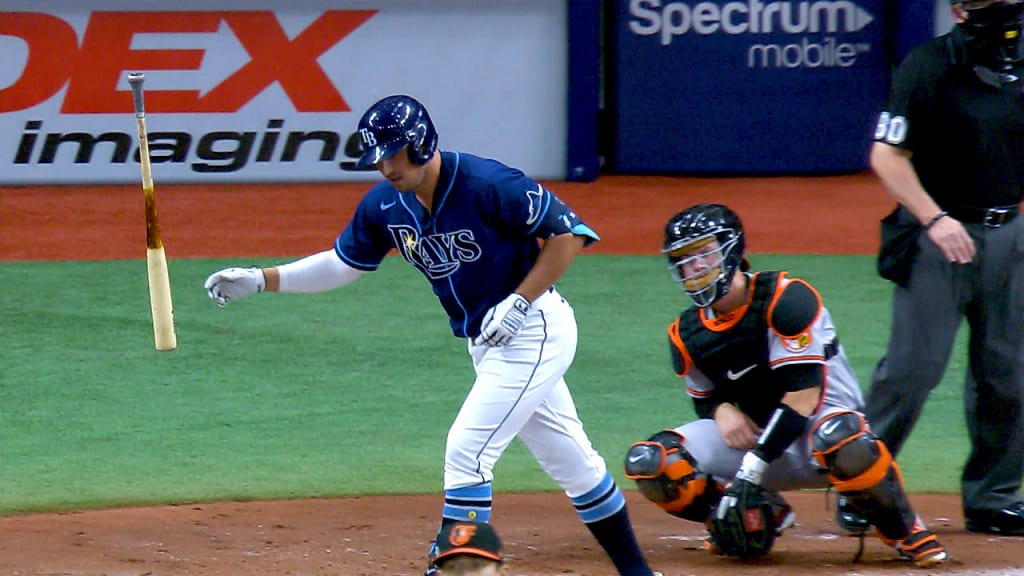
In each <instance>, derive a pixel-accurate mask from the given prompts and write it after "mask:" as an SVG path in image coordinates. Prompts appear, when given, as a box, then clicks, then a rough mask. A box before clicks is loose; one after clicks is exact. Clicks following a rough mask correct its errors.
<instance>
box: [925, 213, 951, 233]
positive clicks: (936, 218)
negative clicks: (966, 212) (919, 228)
mask: <svg viewBox="0 0 1024 576" xmlns="http://www.w3.org/2000/svg"><path fill="white" fill-rule="evenodd" d="M946 216H949V212H946V211H945V210H942V211H941V212H939V213H938V214H936V215H935V216H934V217H932V219H931V220H929V221H928V223H927V224H925V225H924V229H925V231H926V232H927V231H928V230H929V229H931V227H932V226H935V223H936V222H938V221H939V220H942V219H943V218H945V217H946Z"/></svg>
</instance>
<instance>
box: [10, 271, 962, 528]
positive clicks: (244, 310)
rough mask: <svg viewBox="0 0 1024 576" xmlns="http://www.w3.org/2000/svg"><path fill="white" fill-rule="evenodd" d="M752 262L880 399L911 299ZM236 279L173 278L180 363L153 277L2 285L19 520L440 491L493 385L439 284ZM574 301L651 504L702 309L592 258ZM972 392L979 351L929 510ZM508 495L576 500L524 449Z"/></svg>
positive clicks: (931, 448)
mask: <svg viewBox="0 0 1024 576" xmlns="http://www.w3.org/2000/svg"><path fill="white" fill-rule="evenodd" d="M752 259H753V261H754V263H755V265H757V266H758V267H759V268H764V269H769V268H779V267H783V268H786V269H788V270H790V271H791V272H792V274H793V275H799V276H802V277H804V278H806V279H808V280H810V281H811V282H812V283H814V284H815V286H816V287H817V288H818V289H819V291H821V292H822V294H823V296H824V298H825V302H826V305H827V306H828V307H829V308H830V310H831V311H832V313H833V316H834V317H835V319H836V322H837V324H838V326H839V330H840V334H841V335H842V339H843V342H844V344H845V347H846V349H847V352H848V353H849V354H850V357H851V361H852V362H853V363H854V366H855V368H856V370H857V373H858V376H859V377H860V378H861V384H862V387H864V388H866V385H867V383H868V382H869V377H870V373H871V370H872V368H873V366H874V363H875V362H876V361H877V359H878V358H879V357H880V355H881V354H882V351H883V349H884V346H885V342H886V339H887V335H888V323H889V319H888V310H889V299H890V296H891V293H890V289H889V286H888V285H887V284H886V283H885V282H884V281H882V280H880V279H877V277H875V275H874V271H873V261H872V259H871V258H870V257H858V256H833V257H823V256H800V257H793V256H786V257H775V256H768V255H763V256H755V257H753V258H752ZM279 261H281V260H260V259H256V260H251V261H250V260H247V261H245V262H244V263H243V264H246V265H248V264H252V263H256V264H272V263H277V262H279ZM235 264H239V262H235V261H230V262H229V261H223V260H172V261H171V263H170V271H171V283H172V287H173V297H174V305H175V325H176V329H177V335H178V349H177V350H175V351H173V352H156V351H155V349H154V346H153V331H152V323H151V319H150V310H149V296H148V289H147V286H146V272H145V261H143V260H135V261H117V262H48V263H44V262H21V263H0V278H2V281H3V287H4V289H3V292H2V297H0V318H2V322H0V514H10V513H19V512H29V511H41V510H64V509H76V508H93V507H108V506H120V505H131V504H143V503H180V502H191V501H209V500H221V499H259V498H299V497H309V496H326V495H360V494H370V493H378V494H379V493H427V492H436V491H437V490H439V486H440V482H441V476H442V458H443V450H444V440H445V433H446V431H447V429H448V426H449V424H450V423H451V421H452V419H453V418H454V416H455V413H456V411H457V409H458V407H459V405H460V404H461V401H462V399H463V397H464V395H465V394H466V392H467V391H468V388H469V386H470V385H471V383H472V378H473V375H472V367H471V365H470V362H469V358H468V356H467V354H466V350H465V345H464V343H463V342H462V341H461V340H458V339H456V338H453V337H452V336H451V332H450V331H449V329H448V323H447V319H446V318H445V317H444V315H443V313H442V311H441V309H440V307H439V306H438V304H437V301H436V299H435V298H434V296H433V295H432V293H431V291H430V289H429V287H428V285H427V284H426V282H425V281H424V280H423V278H422V277H420V276H419V275H418V273H416V272H415V271H414V270H412V269H411V268H410V267H409V266H407V265H405V264H404V263H402V262H400V261H398V260H397V259H394V258H392V259H389V260H388V261H387V262H386V263H385V264H384V266H382V268H381V270H380V271H379V272H376V273H374V274H371V275H368V276H366V277H365V278H363V279H362V280H360V281H359V282H357V283H355V284H353V285H351V286H347V287H345V288H342V289H340V290H336V291H334V292H330V293H326V294H317V295H304V296H299V295H289V294H273V295H258V296H255V297H253V298H251V299H248V300H244V301H240V302H235V303H232V304H231V306H229V307H228V308H226V309H223V310H222V309H219V308H217V307H216V306H215V305H214V304H212V303H211V302H210V301H209V299H208V298H207V297H206V293H205V291H204V290H203V288H202V282H203V280H204V279H205V277H206V275H207V274H209V273H210V272H211V271H213V270H216V269H217V268H220V267H222V266H226V265H235ZM559 286H560V289H561V291H562V292H563V293H564V294H565V295H566V296H568V297H569V298H570V300H571V301H572V302H573V304H574V307H575V308H576V311H577V320H578V322H579V326H580V342H579V351H578V354H577V357H576V362H575V364H574V366H573V368H572V369H571V370H570V372H569V374H568V375H567V379H568V381H569V384H570V387H571V389H572V390H573V394H574V396H575V398H576V402H577V405H578V408H579V411H580V414H581V416H582V418H583V421H584V424H585V425H586V427H587V430H588V432H589V433H590V435H591V439H592V440H593V442H594V445H595V446H596V447H597V449H598V450H599V451H600V452H601V453H602V454H603V455H604V456H605V458H606V459H607V460H608V462H609V466H610V468H611V469H612V471H613V473H614V474H616V477H617V478H618V479H619V480H620V482H621V483H622V485H623V487H625V488H631V487H632V485H631V483H629V482H628V481H626V480H625V479H624V478H623V477H622V476H621V466H620V463H621V462H620V461H621V457H622V454H623V453H624V451H625V449H626V447H628V445H629V444H630V443H631V442H632V441H634V440H638V439H642V438H645V437H647V436H648V435H649V434H650V433H652V432H654V431H656V430H659V429H662V428H665V427H668V426H675V425H678V424H680V423H682V422H685V421H687V420H688V419H690V418H692V416H693V412H692V409H691V404H690V401H689V399H688V398H687V397H686V395H685V393H684V391H683V388H682V382H681V381H680V380H679V379H677V378H676V377H675V376H674V375H673V374H672V371H671V367H670V364H669V360H668V353H667V347H666V343H665V327H666V326H667V324H668V323H669V322H670V321H671V320H672V318H673V317H674V315H675V314H676V313H677V312H678V311H679V310H680V309H681V308H682V307H683V306H684V305H686V300H685V296H684V295H683V294H682V293H681V292H679V290H678V288H676V287H675V285H674V284H673V283H672V282H671V281H670V280H669V278H668V275H667V273H666V272H665V270H664V267H663V265H662V261H661V259H660V258H656V257H622V256H592V255H587V256H584V257H581V258H580V259H578V260H577V261H576V263H575V264H574V266H573V268H572V269H571V270H570V272H569V274H568V275H567V276H566V278H564V279H563V281H562V282H561V283H560V284H559ZM963 370H964V351H963V342H962V340H961V341H960V342H959V343H958V345H957V349H956V350H955V351H954V356H953V359H952V362H951V365H950V368H949V369H948V370H947V377H946V380H944V381H943V383H942V385H941V386H940V388H939V389H938V390H936V392H935V393H934V394H933V396H932V398H931V400H930V401H929V404H928V406H927V408H926V412H925V414H924V416H923V418H922V421H921V422H920V423H919V425H918V427H917V429H916V430H915V432H914V434H913V436H912V437H911V440H910V442H909V443H908V445H907V447H906V448H905V449H904V451H903V453H902V454H901V456H900V461H901V465H902V467H903V470H904V474H905V477H906V480H907V483H908V487H909V488H910V489H911V490H915V491H940V492H956V491H957V490H958V484H957V480H958V476H959V470H960V467H961V465H962V462H963V460H964V458H965V456H966V453H967V443H966V437H965V433H964V425H963V414H962V412H963V410H962V405H961V398H962V376H963ZM495 488H496V489H497V490H501V491H534V490H555V489H557V487H556V486H555V485H554V483H553V482H552V481H551V480H550V479H549V478H547V476H546V475H544V473H543V472H542V471H541V470H540V468H539V467H538V466H537V464H536V462H535V461H534V460H533V458H532V456H530V454H529V453H528V452H527V451H526V449H525V448H524V447H523V446H522V445H521V444H520V443H514V444H513V445H512V447H511V448H510V449H509V451H508V452H507V453H506V455H505V456H504V457H503V458H502V460H501V461H500V462H499V463H498V466H497V470H496V481H495Z"/></svg>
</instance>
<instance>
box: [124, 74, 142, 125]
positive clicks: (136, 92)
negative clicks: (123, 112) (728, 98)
mask: <svg viewBox="0 0 1024 576" xmlns="http://www.w3.org/2000/svg"><path fill="white" fill-rule="evenodd" d="M145 81H146V75H145V74H144V73H142V72H129V73H128V85H129V86H131V87H132V102H133V103H134V104H135V116H136V117H138V118H142V117H143V116H145V115H146V105H145V103H144V102H143V99H142V83H143V82H145Z"/></svg>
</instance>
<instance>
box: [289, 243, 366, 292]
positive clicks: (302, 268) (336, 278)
mask: <svg viewBox="0 0 1024 576" xmlns="http://www.w3.org/2000/svg"><path fill="white" fill-rule="evenodd" d="M277 272H278V274H280V277H281V284H280V285H279V286H278V291H279V292H290V293H292V294H312V293H314V292H326V291H328V290H334V289H335V288H340V287H342V286H344V285H346V284H350V283H352V282H355V280H356V279H357V278H359V277H360V276H362V275H363V271H362V270H357V269H355V268H353V267H351V266H349V265H348V264H345V262H343V261H342V259H341V258H339V257H338V254H337V253H336V252H335V251H334V249H333V248H332V249H331V250H324V251H323V252H319V253H317V254H313V255H312V256H307V257H305V258H302V259H301V260H296V261H295V262H289V263H288V264H282V265H281V266H277Z"/></svg>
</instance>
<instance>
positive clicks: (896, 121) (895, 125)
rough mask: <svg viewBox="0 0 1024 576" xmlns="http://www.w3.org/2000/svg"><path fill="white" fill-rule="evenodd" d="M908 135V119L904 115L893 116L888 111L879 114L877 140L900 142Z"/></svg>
mask: <svg viewBox="0 0 1024 576" xmlns="http://www.w3.org/2000/svg"><path fill="white" fill-rule="evenodd" d="M906 137H907V119H906V118H904V117H903V116H893V115H891V114H889V113H888V112H882V113H881V114H879V115H878V125H877V126H875V140H885V141H886V142H888V143H889V144H899V143H901V142H903V140H905V139H906Z"/></svg>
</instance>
